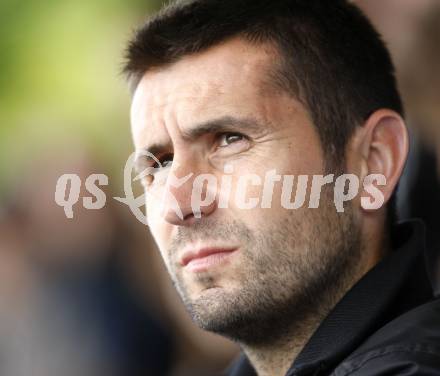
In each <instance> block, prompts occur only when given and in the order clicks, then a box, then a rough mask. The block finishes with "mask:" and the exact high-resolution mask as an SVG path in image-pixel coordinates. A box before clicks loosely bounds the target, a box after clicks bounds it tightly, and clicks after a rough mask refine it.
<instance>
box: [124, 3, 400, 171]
mask: <svg viewBox="0 0 440 376" xmlns="http://www.w3.org/2000/svg"><path fill="white" fill-rule="evenodd" d="M236 36H241V37H243V38H244V39H245V40H247V41H248V42H250V43H253V44H259V43H270V44H272V45H273V46H275V47H276V49H277V51H278V52H279V58H280V59H279V62H278V63H277V64H276V65H277V66H276V67H274V68H276V69H275V70H274V71H273V72H276V74H272V78H273V83H274V84H276V85H278V86H279V87H281V88H282V89H284V90H287V91H288V92H290V93H292V94H293V95H294V96H295V97H296V98H297V99H298V100H300V101H301V103H302V104H303V105H305V107H306V108H307V109H308V111H309V113H310V115H311V118H312V120H313V123H314V125H315V126H316V128H317V131H318V134H319V137H320V139H321V142H322V147H323V150H324V153H325V156H326V159H327V164H328V166H332V167H333V168H335V167H336V166H338V167H342V165H343V163H344V161H345V146H346V144H347V141H348V139H349V137H350V136H351V134H352V132H353V130H354V129H355V127H356V126H358V125H361V124H363V123H364V122H365V120H366V119H367V118H368V117H369V116H370V115H371V114H372V113H373V112H374V111H376V110H378V109H380V108H389V109H392V110H394V111H396V112H397V113H399V114H401V115H402V116H403V106H402V101H401V99H400V95H399V93H398V90H397V84H396V79H395V74H394V67H393V63H392V61H391V57H390V54H389V52H388V50H387V48H386V46H385V44H384V43H383V41H382V39H381V37H380V36H379V34H378V33H377V32H376V30H375V29H374V27H373V26H372V25H371V23H370V21H369V20H368V19H367V18H366V16H365V15H364V14H363V13H362V12H361V11H360V10H359V9H358V8H357V7H356V6H354V5H352V4H350V3H349V2H348V1H346V0H189V1H175V2H173V3H171V4H170V5H168V6H166V7H164V8H163V9H162V10H161V11H160V12H159V13H158V14H156V15H155V16H153V17H151V18H150V19H149V20H148V21H147V22H146V23H145V24H144V25H143V26H142V27H141V28H140V29H139V30H138V31H137V32H136V33H135V35H134V37H133V38H132V40H131V41H130V42H129V45H128V48H127V51H126V62H125V66H124V72H125V73H126V74H127V76H128V77H129V79H130V80H131V81H132V83H133V84H134V86H136V85H137V84H138V82H139V81H140V79H141V78H142V76H143V75H144V73H145V72H146V71H148V70H149V69H151V68H155V67H160V66H166V65H168V64H171V63H173V62H175V61H177V60H179V59H181V58H182V57H184V56H186V55H190V54H195V53H198V52H202V51H204V50H206V49H208V48H209V47H212V46H214V45H216V44H219V43H221V42H224V41H226V40H227V39H230V38H232V37H236Z"/></svg>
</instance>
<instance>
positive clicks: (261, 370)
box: [241, 234, 388, 376]
mask: <svg viewBox="0 0 440 376" xmlns="http://www.w3.org/2000/svg"><path fill="white" fill-rule="evenodd" d="M363 235H364V237H363V238H364V240H367V243H365V242H364V244H369V246H368V247H366V248H367V249H366V248H364V252H363V255H362V257H361V260H360V262H359V267H358V268H356V269H355V270H353V273H352V275H351V278H347V279H346V280H345V281H344V282H343V283H342V285H340V287H339V289H338V291H333V293H331V294H329V295H328V296H327V297H325V298H324V299H322V300H321V301H320V304H319V306H318V307H313V308H312V309H311V310H310V311H309V312H308V313H305V312H303V314H301V315H298V316H297V317H296V319H294V320H292V321H291V322H289V324H288V325H286V322H284V323H283V324H284V329H285V330H283V332H282V334H280V335H278V336H274V337H271V339H270V340H269V341H267V342H260V343H258V344H252V345H251V344H244V343H241V347H242V348H243V350H244V352H245V353H246V355H247V357H248V359H249V361H250V362H251V364H252V365H253V367H254V368H255V370H256V372H257V374H258V375H259V376H284V375H285V374H286V373H287V371H288V370H289V368H290V367H291V365H292V364H293V362H294V361H295V359H296V358H297V356H298V355H299V353H300V352H301V351H302V349H303V348H304V347H305V345H306V344H307V342H308V341H309V339H310V338H311V337H312V335H313V333H314V332H315V331H316V329H317V328H318V326H319V325H320V323H321V322H322V321H323V320H324V319H325V317H326V316H327V315H328V314H329V313H330V311H331V310H332V309H333V308H334V307H335V305H336V304H337V303H338V302H339V301H340V300H341V299H342V297H343V296H344V295H345V294H346V293H347V292H348V290H350V288H351V287H352V286H353V285H355V284H356V283H357V281H359V279H360V278H361V277H362V276H363V275H365V274H366V273H367V272H368V271H369V270H370V269H371V268H373V267H374V266H375V265H376V264H377V263H378V262H379V261H380V260H381V258H382V257H383V255H384V253H385V252H384V251H386V249H387V247H388V242H387V239H386V238H384V237H383V236H377V235H376V236H374V237H373V236H369V234H363ZM365 235H367V236H365Z"/></svg>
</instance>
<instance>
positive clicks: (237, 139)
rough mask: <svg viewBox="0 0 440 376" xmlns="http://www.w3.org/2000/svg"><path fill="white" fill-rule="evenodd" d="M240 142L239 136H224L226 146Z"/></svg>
mask: <svg viewBox="0 0 440 376" xmlns="http://www.w3.org/2000/svg"><path fill="white" fill-rule="evenodd" d="M240 140H241V136H240V135H238V134H231V135H227V136H226V142H227V143H228V144H230V143H232V142H235V141H240Z"/></svg>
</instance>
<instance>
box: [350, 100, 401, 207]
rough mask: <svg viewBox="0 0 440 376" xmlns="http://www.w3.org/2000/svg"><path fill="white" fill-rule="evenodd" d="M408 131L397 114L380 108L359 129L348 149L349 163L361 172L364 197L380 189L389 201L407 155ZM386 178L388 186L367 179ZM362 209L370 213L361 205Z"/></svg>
mask: <svg viewBox="0 0 440 376" xmlns="http://www.w3.org/2000/svg"><path fill="white" fill-rule="evenodd" d="M408 143H409V141H408V132H407V129H406V126H405V122H404V120H403V119H402V117H401V116H400V115H399V114H398V113H397V112H395V111H392V110H388V109H381V110H378V111H376V112H374V113H373V114H372V115H371V116H370V117H369V118H368V119H367V121H366V122H365V123H364V125H363V126H362V127H358V128H357V129H356V131H355V134H354V137H353V138H352V141H351V142H350V144H349V150H347V153H349V155H347V157H348V158H347V161H348V162H351V164H352V166H351V167H352V168H354V170H355V171H357V172H358V176H359V178H360V183H361V187H363V188H361V196H364V197H369V196H370V193H371V192H372V190H379V191H380V192H381V193H382V195H383V198H384V204H385V203H387V202H388V200H389V199H390V197H391V195H392V193H393V191H394V189H395V188H396V185H397V182H398V181H399V178H400V175H401V174H402V170H403V167H404V165H405V162H406V158H407V155H408ZM372 174H379V175H383V176H384V177H385V181H386V184H385V185H376V186H375V187H371V185H373V184H374V183H375V182H374V181H368V180H365V178H366V177H367V176H368V175H372ZM372 188H373V189H372ZM361 205H362V207H363V209H365V210H367V209H368V208H366V207H365V206H364V205H363V204H362V203H361Z"/></svg>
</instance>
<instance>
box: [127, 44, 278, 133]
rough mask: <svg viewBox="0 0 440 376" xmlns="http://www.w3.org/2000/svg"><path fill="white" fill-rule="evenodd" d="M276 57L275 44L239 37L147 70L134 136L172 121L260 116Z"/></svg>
mask: <svg viewBox="0 0 440 376" xmlns="http://www.w3.org/2000/svg"><path fill="white" fill-rule="evenodd" d="M274 59H276V52H275V50H274V48H272V47H271V46H269V45H264V44H260V45H253V44H250V43H248V42H246V41H244V40H243V39H241V38H235V39H232V40H229V41H227V42H225V43H222V44H220V45H218V46H214V47H212V48H210V49H208V50H206V51H204V52H202V53H199V54H194V55H190V56H185V57H184V58H182V59H181V60H179V61H177V62H176V63H174V64H172V65H169V66H166V67H162V68H159V69H154V70H151V71H148V72H147V73H146V74H145V75H144V76H143V78H142V80H141V81H140V83H139V85H138V87H137V89H136V91H135V95H134V97H133V102H132V107H131V117H132V126H133V127H134V129H133V130H134V132H135V133H137V131H141V130H142V129H145V128H146V127H151V126H157V125H160V124H158V123H161V122H162V123H163V122H166V121H168V120H169V119H167V118H172V119H173V121H174V122H176V123H178V124H179V126H183V127H185V126H186V125H188V124H189V123H194V122H203V121H207V120H209V119H210V118H212V117H221V116H231V115H234V113H236V114H239V115H240V116H246V115H255V112H256V111H258V112H261V110H262V109H263V108H262V106H263V107H264V105H263V103H262V102H263V101H265V99H267V98H268V97H269V96H270V95H271V94H272V93H271V90H270V85H267V84H265V82H268V81H269V80H268V78H267V77H268V75H269V72H270V69H271V67H272V64H273V61H274ZM244 112H248V113H244Z"/></svg>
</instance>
